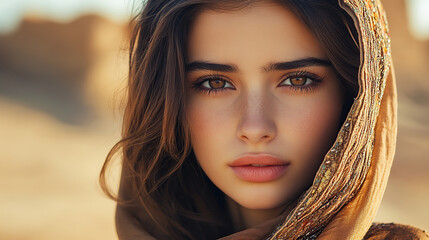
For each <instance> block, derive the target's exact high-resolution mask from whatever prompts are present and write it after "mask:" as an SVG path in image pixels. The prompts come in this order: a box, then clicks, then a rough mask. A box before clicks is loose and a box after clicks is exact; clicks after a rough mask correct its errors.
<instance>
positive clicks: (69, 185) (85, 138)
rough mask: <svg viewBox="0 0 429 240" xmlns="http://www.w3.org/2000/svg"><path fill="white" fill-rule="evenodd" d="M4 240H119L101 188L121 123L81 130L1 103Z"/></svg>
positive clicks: (0, 223) (0, 221)
mask: <svg viewBox="0 0 429 240" xmlns="http://www.w3.org/2000/svg"><path fill="white" fill-rule="evenodd" d="M0 116H1V117H0V133H1V150H0V186H1V187H0V189H1V191H0V202H1V205H0V239H10V240H12V239H14V240H15V239H16V240H20V239H33V240H37V239H64V240H67V239H116V236H115V232H114V224H113V214H114V203H113V201H111V200H110V199H107V198H106V197H105V196H104V195H103V193H102V192H101V190H100V188H99V186H98V178H97V177H98V173H99V170H100V169H101V166H102V163H103V161H104V157H105V155H106V153H107V152H108V150H109V148H110V147H111V146H112V144H113V143H114V141H115V140H116V139H117V136H118V124H115V122H114V121H111V120H110V119H109V120H110V121H109V120H106V122H108V123H109V124H104V125H103V124H102V123H98V124H97V126H85V127H76V126H70V125H65V124H63V123H61V122H59V121H57V120H56V119H54V118H52V117H50V116H48V115H46V114H43V113H40V112H37V111H34V110H32V109H28V108H26V107H23V106H19V105H16V104H13V103H10V102H8V101H7V100H6V101H5V100H4V99H0Z"/></svg>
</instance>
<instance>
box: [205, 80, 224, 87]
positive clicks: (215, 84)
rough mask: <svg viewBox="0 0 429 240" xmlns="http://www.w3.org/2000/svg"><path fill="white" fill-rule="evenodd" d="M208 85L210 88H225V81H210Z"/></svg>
mask: <svg viewBox="0 0 429 240" xmlns="http://www.w3.org/2000/svg"><path fill="white" fill-rule="evenodd" d="M209 85H210V87H211V88H222V87H224V86H225V81H222V80H210V81H209Z"/></svg>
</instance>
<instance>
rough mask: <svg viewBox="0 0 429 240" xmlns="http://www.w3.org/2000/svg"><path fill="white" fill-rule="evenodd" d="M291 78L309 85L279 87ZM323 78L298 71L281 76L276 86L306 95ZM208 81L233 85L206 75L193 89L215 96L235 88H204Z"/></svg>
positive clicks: (219, 77)
mask: <svg viewBox="0 0 429 240" xmlns="http://www.w3.org/2000/svg"><path fill="white" fill-rule="evenodd" d="M293 77H305V78H309V79H311V80H312V82H311V83H309V84H307V85H304V86H302V87H300V86H292V85H280V84H281V83H283V82H285V81H286V80H287V79H289V78H293ZM323 79H324V78H321V77H319V76H317V75H316V74H313V73H310V72H308V71H303V70H301V71H298V72H293V73H288V74H285V75H284V76H282V80H281V81H280V83H279V84H278V86H280V87H287V88H290V89H291V90H292V91H294V92H296V93H308V92H311V91H313V90H314V88H315V87H316V86H317V85H318V84H319V83H320V82H322V81H323ZM210 80H222V81H225V82H226V83H229V84H230V85H232V86H233V84H232V83H231V82H230V81H228V80H225V77H223V76H221V75H219V74H213V75H207V76H205V77H202V78H200V79H199V80H197V81H196V82H195V83H193V86H192V87H193V88H195V89H197V90H198V91H200V92H201V93H203V94H208V95H211V94H216V93H218V92H222V91H226V90H227V89H235V88H229V87H228V88H217V89H215V88H206V87H203V86H202V85H203V83H205V82H207V81H210Z"/></svg>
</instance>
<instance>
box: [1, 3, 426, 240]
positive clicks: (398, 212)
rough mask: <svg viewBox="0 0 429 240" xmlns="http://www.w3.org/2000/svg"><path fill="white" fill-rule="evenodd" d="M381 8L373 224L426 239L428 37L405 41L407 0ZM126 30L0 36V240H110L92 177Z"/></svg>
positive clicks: (116, 113)
mask: <svg viewBox="0 0 429 240" xmlns="http://www.w3.org/2000/svg"><path fill="white" fill-rule="evenodd" d="M119 1H121V0H119ZM423 1H425V0H423ZM383 2H384V6H385V9H386V11H387V14H388V20H389V22H390V30H391V36H392V48H393V59H394V64H395V68H396V75H397V80H398V89H399V133H398V145H397V153H396V159H395V161H394V164H393V168H392V172H391V175H390V179H389V184H388V186H387V189H386V193H385V195H384V198H383V202H382V205H381V207H380V209H379V211H378V213H377V218H376V220H377V221H382V222H397V223H405V224H411V225H414V226H417V227H420V228H422V229H425V230H429V206H428V202H429V201H428V199H429V187H428V186H429V173H428V172H429V161H428V160H429V159H428V158H429V124H428V123H429V81H428V76H429V37H426V38H425V37H419V38H416V37H415V36H414V35H412V34H411V31H410V30H409V26H410V24H409V21H410V14H413V12H412V11H410V10H409V9H410V7H409V6H406V1H405V0H384V1H383ZM1 6H2V5H1V4H0V8H1ZM407 9H408V10H407ZM427 14H429V9H427ZM126 22H127V21H126V20H121V21H119V20H117V19H116V20H113V19H111V18H109V16H107V15H100V14H84V15H81V16H78V17H75V18H73V19H71V20H69V21H58V20H55V19H53V18H52V17H44V16H43V15H40V14H29V15H27V16H25V17H24V18H23V19H22V21H20V23H19V25H18V26H17V27H16V28H15V29H13V30H12V31H7V32H3V33H0V239H6V240H29V239H32V240H39V239H40V240H41V239H63V240H69V239H103V240H108V239H117V237H116V234H115V230H114V207H115V203H114V202H113V201H112V200H110V199H108V198H107V197H106V196H104V195H103V193H102V191H101V189H100V187H99V185H98V174H99V171H100V169H101V166H102V164H103V162H104V158H105V156H106V154H107V152H108V151H109V149H110V148H111V147H112V146H113V144H114V143H115V142H116V141H117V140H118V139H119V135H120V124H121V107H122V105H121V96H122V95H123V93H124V91H123V88H124V86H125V81H126V78H127V54H128V52H127V44H128V42H127V41H128V36H127V31H126V29H127V24H126ZM118 170H119V163H117V164H116V169H114V170H113V171H112V175H111V182H112V183H115V182H117V179H118Z"/></svg>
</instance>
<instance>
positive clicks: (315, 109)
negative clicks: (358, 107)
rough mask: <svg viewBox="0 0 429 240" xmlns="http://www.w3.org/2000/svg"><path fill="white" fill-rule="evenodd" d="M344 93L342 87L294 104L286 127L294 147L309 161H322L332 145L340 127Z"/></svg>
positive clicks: (312, 162) (300, 157) (317, 162)
mask: <svg viewBox="0 0 429 240" xmlns="http://www.w3.org/2000/svg"><path fill="white" fill-rule="evenodd" d="M342 102H343V101H342V96H341V95H340V90H338V91H335V92H330V91H326V92H322V94H320V95H317V96H315V97H314V98H312V99H308V101H307V102H306V103H301V104H299V107H295V108H291V109H293V113H289V114H288V117H289V119H290V122H289V126H288V128H287V130H286V131H289V134H288V133H286V135H288V137H289V140H292V142H291V147H292V148H291V150H292V151H293V152H295V153H296V154H298V155H300V156H299V159H302V160H303V161H307V162H308V163H309V164H319V163H320V162H321V161H322V160H323V157H324V155H325V154H326V152H327V151H328V150H329V148H330V147H331V146H332V144H333V142H334V140H335V138H336V136H337V134H338V130H339V127H340V119H341V111H342Z"/></svg>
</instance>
